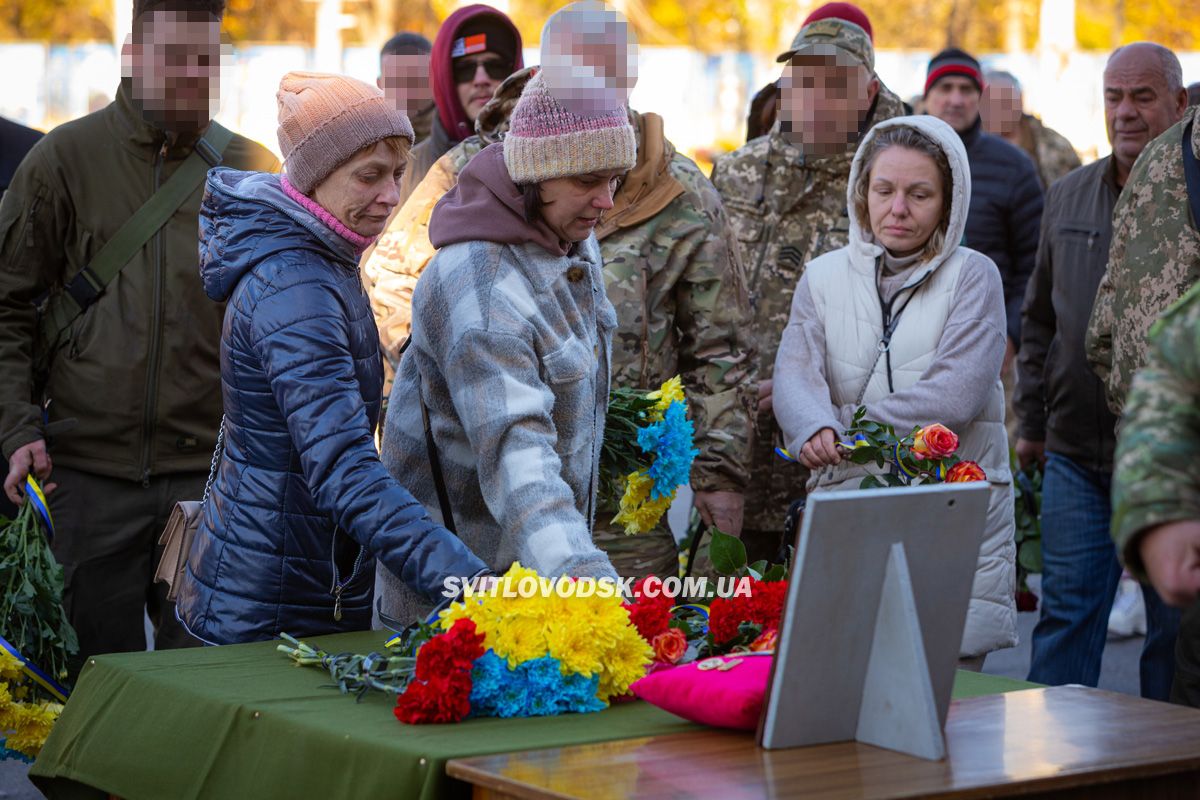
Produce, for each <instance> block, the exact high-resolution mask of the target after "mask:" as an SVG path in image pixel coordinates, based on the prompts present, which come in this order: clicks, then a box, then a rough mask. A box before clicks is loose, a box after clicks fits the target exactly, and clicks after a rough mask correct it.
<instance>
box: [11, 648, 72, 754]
mask: <svg viewBox="0 0 1200 800" xmlns="http://www.w3.org/2000/svg"><path fill="white" fill-rule="evenodd" d="M46 694H47V693H46V691H45V690H44V687H43V686H41V685H40V684H39V683H38V682H37V681H36V680H35V679H34V678H33V677H31V676H30V673H29V671H28V668H27V666H26V663H25V662H24V661H23V660H22V659H21V658H20V657H18V656H16V655H13V653H12V652H10V651H9V650H7V649H0V761H3V760H5V759H10V758H12V759H17V760H18V761H25V762H32V761H33V760H34V759H35V758H37V755H38V753H39V752H41V749H42V745H44V744H45V743H46V738H47V737H48V736H49V735H50V729H51V728H53V727H54V723H55V722H56V721H57V720H58V715H59V714H61V713H62V710H63V706H62V703H60V702H57V701H55V700H46V699H39V698H42V697H44V696H45V695H46Z"/></svg>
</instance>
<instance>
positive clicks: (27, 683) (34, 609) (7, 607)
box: [0, 477, 78, 760]
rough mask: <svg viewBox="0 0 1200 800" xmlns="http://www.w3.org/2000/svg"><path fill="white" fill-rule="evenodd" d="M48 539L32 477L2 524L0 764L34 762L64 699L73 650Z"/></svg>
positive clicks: (49, 526) (59, 573)
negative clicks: (7, 760) (6, 760)
mask: <svg viewBox="0 0 1200 800" xmlns="http://www.w3.org/2000/svg"><path fill="white" fill-rule="evenodd" d="M43 531H44V532H43ZM53 533H54V524H53V521H52V519H51V516H50V509H49V506H48V505H47V503H46V497H45V495H44V494H43V493H42V488H41V486H40V485H38V482H37V481H36V480H35V479H34V478H33V477H29V478H28V479H27V480H26V483H25V503H24V504H23V505H22V506H21V510H20V512H19V513H18V514H17V517H16V519H14V520H6V519H0V586H3V587H4V591H3V594H0V740H2V741H0V759H3V758H22V759H24V760H31V759H32V758H33V757H35V756H36V755H37V753H38V751H39V750H40V749H41V747H42V744H43V743H44V742H45V741H46V737H47V736H48V735H49V733H50V728H51V727H52V726H53V724H54V721H55V720H56V719H57V718H58V714H59V712H60V711H61V710H62V703H63V702H65V701H66V699H67V688H66V687H65V686H64V685H63V684H62V683H61V681H64V680H65V678H66V675H67V657H68V656H69V655H70V654H72V653H74V652H76V650H77V649H78V644H77V642H76V638H75V631H74V629H73V628H71V625H70V624H69V623H68V622H67V619H66V614H65V613H63V608H62V589H63V570H62V567H61V566H59V565H58V563H57V562H55V560H54V556H53V555H52V554H51V553H50V545H49V543H48V542H47V537H48V536H53Z"/></svg>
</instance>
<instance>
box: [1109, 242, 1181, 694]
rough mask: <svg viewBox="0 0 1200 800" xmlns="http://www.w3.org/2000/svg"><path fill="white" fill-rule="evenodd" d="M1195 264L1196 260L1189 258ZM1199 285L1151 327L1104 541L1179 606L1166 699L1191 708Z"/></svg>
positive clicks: (1121, 442) (1123, 440) (1127, 417)
mask: <svg viewBox="0 0 1200 800" xmlns="http://www.w3.org/2000/svg"><path fill="white" fill-rule="evenodd" d="M1195 267H1200V263H1198V264H1195V265H1194V268H1195ZM1197 397H1200V286H1198V287H1193V288H1192V290H1191V291H1190V292H1189V293H1188V294H1187V295H1186V296H1185V297H1184V298H1183V299H1182V300H1181V301H1180V302H1179V303H1178V304H1177V305H1176V306H1175V307H1174V308H1173V309H1171V310H1170V311H1168V312H1167V313H1166V314H1165V315H1164V316H1163V318H1162V321H1161V322H1159V323H1157V324H1156V325H1155V327H1154V333H1153V335H1152V340H1151V345H1150V348H1149V354H1148V360H1147V362H1146V365H1145V367H1144V368H1143V369H1141V370H1139V371H1138V373H1137V375H1136V376H1135V377H1134V380H1133V388H1132V389H1131V391H1130V393H1129V404H1128V406H1127V407H1126V410H1125V420H1124V425H1123V427H1122V429H1121V436H1120V439H1119V440H1118V444H1117V457H1116V473H1115V476H1114V481H1113V527H1112V533H1113V540H1114V541H1115V542H1116V544H1117V549H1118V550H1119V551H1120V553H1121V556H1122V560H1123V561H1124V562H1125V566H1126V567H1127V568H1128V569H1129V571H1130V572H1132V573H1133V574H1134V575H1135V576H1136V577H1138V578H1139V579H1141V580H1146V581H1149V582H1151V583H1153V585H1154V588H1155V589H1157V590H1158V592H1159V594H1161V595H1162V597H1163V599H1164V600H1166V601H1167V602H1168V603H1171V604H1172V605H1177V606H1181V607H1184V608H1187V609H1188V610H1187V611H1186V612H1185V613H1184V616H1183V622H1182V624H1181V629H1180V632H1179V639H1178V641H1177V643H1176V648H1175V661H1176V672H1175V682H1174V685H1173V686H1172V687H1171V702H1174V703H1180V704H1183V705H1190V706H1200V672H1198V671H1197V669H1198V668H1200V635H1198V630H1200V605H1198V604H1197V603H1196V598H1197V595H1198V594H1200V471H1198V470H1197V468H1196V463H1197V457H1200V404H1197V402H1196V398H1197Z"/></svg>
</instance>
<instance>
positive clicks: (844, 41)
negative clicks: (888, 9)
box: [775, 17, 875, 73]
mask: <svg viewBox="0 0 1200 800" xmlns="http://www.w3.org/2000/svg"><path fill="white" fill-rule="evenodd" d="M839 50H840V51H841V52H842V53H847V54H849V55H850V56H851V57H852V58H853V59H854V60H855V61H857V62H858V63H860V64H862V65H863V66H864V67H866V68H867V70H868V71H869V72H872V73H873V72H875V47H874V46H873V45H872V44H871V37H870V36H868V35H867V32H866V31H865V30H863V29H862V28H860V27H859V26H857V25H855V24H854V23H853V22H846V21H845V20H843V19H833V18H832V17H831V18H828V19H821V20H817V21H816V22H810V23H809V24H807V25H805V26H804V27H803V28H801V29H800V32H799V33H798V34H796V38H795V39H793V40H792V46H791V47H790V48H788V50H787V52H784V53H780V55H779V58H777V59H775V60H776V61H778V62H779V63H783V62H785V61H791V60H792V57H793V56H795V55H797V54H799V53H815V54H817V55H836V54H837V53H836V51H839Z"/></svg>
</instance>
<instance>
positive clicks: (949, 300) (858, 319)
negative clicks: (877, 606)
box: [776, 116, 1017, 658]
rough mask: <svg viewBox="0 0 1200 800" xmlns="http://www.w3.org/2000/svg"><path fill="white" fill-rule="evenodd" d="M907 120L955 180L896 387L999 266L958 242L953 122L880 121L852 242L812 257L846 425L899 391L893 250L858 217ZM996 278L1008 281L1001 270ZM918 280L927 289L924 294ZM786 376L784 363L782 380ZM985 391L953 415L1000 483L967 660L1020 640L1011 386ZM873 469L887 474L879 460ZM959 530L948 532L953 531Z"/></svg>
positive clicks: (904, 336) (847, 480)
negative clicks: (885, 303)
mask: <svg viewBox="0 0 1200 800" xmlns="http://www.w3.org/2000/svg"><path fill="white" fill-rule="evenodd" d="M899 125H907V126H909V127H912V128H916V129H917V130H919V131H920V132H921V133H923V134H925V135H926V136H928V137H929V138H930V139H932V140H933V141H934V142H935V143H937V145H938V146H939V147H940V148H941V149H942V151H943V152H944V153H945V154H946V158H947V160H948V161H949V163H950V169H951V172H952V175H953V181H954V186H953V191H952V202H951V212H950V222H949V226H948V229H947V232H946V240H945V244H944V245H943V247H942V249H941V251H940V252H939V253H938V255H937V256H936V257H934V258H933V259H932V260H930V261H928V262H925V263H924V264H922V265H920V266H919V267H917V269H915V270H914V271H913V273H912V275H911V277H910V278H909V279H908V281H907V282H906V283H905V288H903V289H901V290H900V292H898V293H897V295H896V298H897V299H896V304H897V305H899V304H900V303H902V302H903V297H904V295H905V294H906V293H909V292H911V294H912V298H911V300H909V301H908V305H907V306H906V307H905V308H904V310H903V313H902V315H901V318H900V322H899V324H898V325H897V327H896V330H895V332H894V334H893V337H892V340H891V344H890V356H891V373H892V387H893V388H892V390H891V391H893V392H895V393H902V392H904V390H905V389H908V388H910V387H912V386H913V385H914V384H917V383H918V382H919V381H920V380H921V379H922V376H923V375H925V373H926V371H927V370H928V369H929V368H930V366H931V364H933V362H934V357H935V355H936V353H937V350H938V347H939V342H940V340H941V338H942V335H943V331H944V328H945V326H946V322H947V319H948V317H949V316H950V313H951V310H952V309H953V308H954V304H955V301H956V294H957V292H958V288H959V279H960V277H961V276H962V275H963V274H964V271H967V270H981V269H982V270H991V271H992V272H996V266H995V264H993V263H992V261H991V260H990V259H988V258H987V257H986V256H984V255H982V254H980V253H977V252H976V251H974V250H970V249H969V248H966V247H961V246H959V245H958V243H959V242H961V241H962V236H963V230H964V228H965V227H966V216H967V209H968V207H969V205H970V199H971V174H970V166H969V164H968V163H967V154H966V151H965V150H964V149H963V145H962V142H961V140H960V139H959V136H958V134H956V133H955V132H954V130H953V129H952V128H951V127H950V126H949V125H947V124H946V123H944V122H942V121H941V120H939V119H937V118H935V117H929V116H916V117H900V118H897V119H892V120H888V121H885V122H881V123H880V124H879V125H877V126H875V127H874V128H873V129H872V130H871V131H870V132H869V133H868V134H867V136H866V137H865V139H864V141H863V144H862V146H860V147H859V151H858V155H856V157H855V159H854V163H853V166H852V167H851V171H850V182H849V189H848V193H847V203H848V207H849V217H850V243H849V245H848V246H846V247H844V248H842V249H840V250H836V251H834V252H832V253H828V254H826V255H824V256H822V257H820V258H818V259H815V260H814V261H812V262H811V263H810V264H809V265H808V267H807V269H806V271H805V274H804V278H803V280H805V281H807V282H808V285H809V290H810V291H811V293H812V299H813V301H814V303H815V306H816V309H817V313H818V315H820V316H821V318H822V319H821V322H822V323H823V328H824V337H825V349H826V353H825V364H824V374H825V376H826V380H827V382H828V386H829V399H830V401H831V402H832V405H833V407H834V409H836V410H837V412H838V413H837V416H838V417H839V419H841V420H842V422H843V423H847V422H849V415H851V414H853V410H854V408H855V407H856V406H857V405H858V403H857V402H856V401H857V398H858V396H859V393H860V392H862V393H863V398H862V402H863V403H864V404H866V405H868V406H870V404H871V403H872V402H873V401H878V400H880V399H882V398H885V397H887V396H888V395H889V387H888V377H887V364H886V361H885V359H884V358H879V357H878V356H879V354H880V351H879V343H880V340H881V337H882V333H883V316H882V304H881V302H880V299H879V292H878V289H877V284H876V275H877V266H876V264H877V261H878V259H879V257H880V256H881V255H882V253H883V249H882V247H881V246H880V245H878V244H876V243H875V242H874V237H873V235H872V234H871V231H870V221H869V220H860V219H858V218H857V215H856V214H855V208H854V200H853V187H854V185H855V182H856V181H857V179H858V174H859V172H860V170H861V169H862V155H863V153H864V152H865V149H866V145H867V143H868V142H869V141H870V140H871V139H872V138H873V137H875V136H877V135H878V134H879V133H880V132H882V131H884V130H887V129H888V128H891V127H894V126H899ZM995 280H996V281H997V282H999V280H1000V278H999V274H998V272H997V274H996V275H995ZM914 286H915V287H917V288H915V290H914V289H913V288H912V287H914ZM1002 311H1003V309H1002V307H1001V308H1000V312H1001V313H1002ZM785 343H786V336H785ZM778 372H779V369H778V368H777V375H776V377H777V378H779V375H778ZM777 383H778V381H777ZM864 383H865V384H866V388H865V391H864V388H863V386H864ZM781 391H782V388H781V387H779V386H777V387H776V394H779V393H780V392H781ZM981 397H982V398H983V401H982V405H981V406H980V407H979V408H973V409H968V410H966V411H965V413H964V412H963V410H962V409H958V413H955V414H954V415H953V416H954V417H956V418H961V419H963V420H970V421H969V422H967V423H966V424H963V425H959V426H958V429H956V430H955V433H957V434H958V436H959V450H958V455H959V456H960V457H961V458H963V459H969V460H972V461H976V462H978V463H979V465H980V466H981V467H982V468H983V469H984V471H985V472H986V473H987V476H988V481H989V482H990V483H991V487H992V490H991V501H990V503H989V508H988V518H987V529H986V531H985V533H984V539H983V543H982V546H981V548H980V553H979V563H978V567H977V569H976V573H975V582H974V586H973V588H972V592H971V603H970V610H969V613H968V616H967V625H966V630H965V631H964V634H963V641H962V646H961V649H960V655H961V656H962V657H964V658H967V657H973V656H978V655H982V654H985V653H988V652H990V651H992V650H998V649H1000V648H1004V647H1011V646H1013V645H1015V644H1016V643H1017V631H1016V607H1015V602H1014V594H1015V582H1016V567H1015V557H1016V547H1015V544H1014V541H1013V534H1014V521H1013V495H1012V474H1011V471H1010V468H1009V460H1008V437H1007V434H1006V432H1005V428H1004V389H1003V387H1002V385H1001V383H1000V379H999V376H997V377H996V378H995V380H994V385H993V386H992V387H991V389H990V391H988V392H985V393H982V395H981ZM955 400H956V398H954V397H943V398H940V401H939V403H938V404H937V405H936V406H934V405H931V406H930V407H929V408H928V410H927V411H926V410H925V409H924V408H922V409H919V411H918V413H917V416H918V417H919V418H925V419H927V423H933V422H940V421H943V420H945V419H947V416H946V413H947V412H946V405H947V404H951V403H954V402H955ZM782 421H783V420H782V417H781V422H782ZM880 421H881V422H895V421H894V420H880ZM785 429H786V426H785ZM787 444H788V446H789V448H790V449H791V451H792V452H793V453H796V452H799V448H800V446H802V445H803V444H804V442H803V441H794V442H793V441H788V442H787ZM872 471H874V472H878V470H875V469H874V465H872ZM866 474H867V470H866V468H864V467H861V466H858V465H854V464H851V463H850V462H849V461H844V462H843V463H842V464H840V465H838V466H835V467H828V468H825V469H823V470H820V471H818V472H817V473H816V474H815V475H814V476H813V478H812V479H811V480H810V481H809V491H810V492H823V491H842V490H854V489H857V488H858V486H859V483H860V482H861V481H862V478H863V477H864V476H865V475H866ZM952 534H953V532H952V531H947V535H952Z"/></svg>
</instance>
